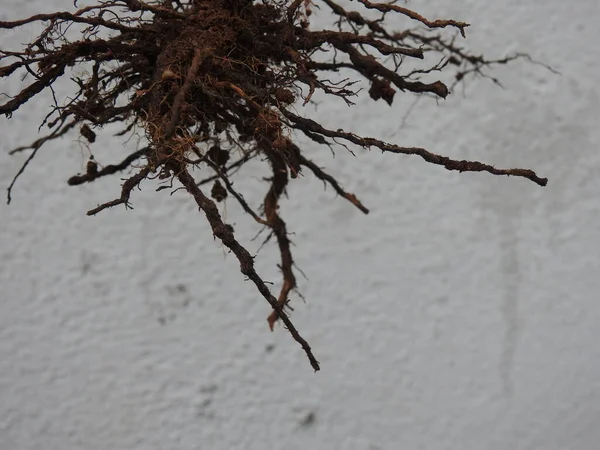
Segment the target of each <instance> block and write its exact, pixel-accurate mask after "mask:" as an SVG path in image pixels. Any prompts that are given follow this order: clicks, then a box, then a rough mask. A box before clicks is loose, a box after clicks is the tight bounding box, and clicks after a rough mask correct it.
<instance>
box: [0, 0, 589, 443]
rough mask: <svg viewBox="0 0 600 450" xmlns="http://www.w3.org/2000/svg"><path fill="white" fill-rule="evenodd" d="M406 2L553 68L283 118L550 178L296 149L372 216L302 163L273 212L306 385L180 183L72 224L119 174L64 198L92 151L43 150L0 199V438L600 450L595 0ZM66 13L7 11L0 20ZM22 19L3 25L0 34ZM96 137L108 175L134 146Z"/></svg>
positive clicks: (111, 188)
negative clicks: (288, 238) (310, 355)
mask: <svg viewBox="0 0 600 450" xmlns="http://www.w3.org/2000/svg"><path fill="white" fill-rule="evenodd" d="M317 3H318V2H317ZM347 6H348V7H352V6H353V5H352V4H350V3H349V2H348V4H347ZM410 6H411V7H412V8H414V9H416V10H418V11H420V12H422V13H423V14H424V15H426V16H427V17H430V18H454V19H457V20H464V21H467V22H469V23H472V26H471V27H470V28H469V29H468V30H467V32H468V33H467V41H466V42H465V45H468V46H469V47H470V48H473V49H475V50H478V51H484V52H487V53H488V55H489V56H504V55H505V54H507V53H510V52H512V51H516V50H521V51H525V52H529V53H531V54H532V55H533V56H534V58H535V59H536V60H539V61H543V62H545V63H548V64H551V65H552V66H553V67H554V68H556V69H557V70H558V71H560V73H561V74H560V75H555V74H553V73H551V72H550V71H548V70H546V69H544V68H543V67H540V66H537V65H533V64H529V63H526V62H524V61H522V62H516V63H514V64H512V65H510V66H507V67H500V68H499V69H498V70H497V71H496V72H495V75H496V76H498V77H499V78H500V80H501V82H502V83H503V86H504V89H501V88H499V87H498V86H496V85H494V84H493V83H491V82H490V81H488V80H480V79H475V80H471V81H469V82H468V84H467V85H466V87H465V89H462V88H460V89H457V90H456V92H454V93H453V95H451V96H450V97H449V98H448V99H447V100H446V101H440V102H436V101H435V99H430V98H427V99H423V100H421V101H420V102H418V103H417V104H416V106H414V108H413V109H412V112H411V114H410V115H409V116H408V118H407V119H406V120H405V121H404V122H403V118H404V116H405V113H406V111H407V110H408V109H409V108H410V107H411V105H412V103H413V100H414V97H411V96H409V95H402V94H398V95H397V96H396V102H395V104H394V105H393V107H391V108H390V107H388V106H387V105H386V104H384V103H383V102H373V101H371V100H370V99H368V98H367V96H366V95H364V96H363V97H361V100H358V102H357V103H358V105H357V106H356V107H354V108H348V107H347V106H346V105H345V104H344V103H343V102H341V101H340V102H338V101H332V100H325V99H322V98H321V100H319V104H318V105H317V106H316V107H315V106H314V105H309V106H307V107H306V108H305V109H304V110H299V111H300V112H301V113H303V114H307V115H310V116H311V117H312V118H314V119H316V120H322V121H323V122H325V123H327V124H330V126H333V127H335V128H339V127H343V128H345V129H348V130H353V131H355V132H357V133H363V134H365V135H370V136H378V137H381V138H383V139H386V140H389V141H392V142H394V143H398V144H403V145H407V146H408V145H418V146H424V147H426V148H428V149H430V150H431V151H434V152H436V153H442V154H445V155H448V156H453V157H455V158H459V159H479V160H483V161H485V162H489V163H492V164H495V165H497V166H498V167H526V168H532V169H535V170H536V171H537V173H538V174H539V175H541V176H546V177H548V178H549V183H548V186H547V187H545V188H542V187H539V186H537V185H535V184H533V183H531V182H530V181H527V180H523V179H518V178H508V177H494V176H492V175H489V174H484V173H462V174H459V173H455V172H448V171H446V170H444V169H443V168H440V167H438V166H433V165H428V164H427V163H425V162H423V161H422V160H421V159H420V158H418V157H403V156H399V155H390V154H385V155H382V154H381V152H377V151H371V152H368V151H366V150H361V149H356V157H353V156H352V155H350V154H349V153H348V152H347V151H346V150H344V149H343V148H341V147H340V148H339V149H338V150H337V152H336V157H335V158H332V156H331V153H330V152H329V150H328V149H327V148H318V147H315V146H313V147H308V148H307V151H308V153H309V154H310V156H311V157H312V158H314V159H315V160H316V161H318V163H319V164H320V165H322V166H325V167H328V168H329V171H330V172H331V173H333V174H334V175H335V176H336V177H338V179H339V180H340V181H341V182H342V183H343V185H344V187H345V188H347V190H349V191H351V192H354V193H356V194H357V195H358V196H359V198H360V199H361V200H362V201H363V202H364V203H365V205H366V206H368V207H369V208H370V209H371V214H369V215H367V216H365V215H363V214H361V213H360V212H359V211H358V210H356V209H355V208H353V207H352V205H349V204H348V202H346V201H344V200H343V199H340V198H336V196H335V194H334V192H333V191H332V190H331V189H327V190H324V189H323V185H322V183H321V182H319V181H318V180H316V179H314V177H312V176H311V175H309V174H307V175H306V176H304V177H302V178H300V179H298V180H293V182H292V184H291V186H290V189H289V194H290V198H289V199H285V201H284V202H283V204H282V209H281V212H282V214H283V215H284V217H285V218H286V219H287V221H288V223H289V228H290V231H292V232H294V233H295V234H294V235H293V240H294V243H295V247H294V248H293V250H294V254H295V260H296V262H297V264H298V266H299V267H300V268H301V269H302V270H303V271H304V273H305V274H306V276H307V278H308V280H305V279H304V278H302V277H301V276H299V278H298V279H299V283H300V289H301V292H302V293H303V294H304V296H305V297H306V303H303V302H302V300H301V299H299V298H298V297H297V296H296V297H293V304H294V306H295V310H294V312H293V316H292V317H293V319H294V321H295V323H296V326H297V327H298V329H299V330H300V332H301V333H302V334H303V336H304V337H305V338H306V339H307V340H308V341H309V342H310V344H311V346H312V347H313V349H314V352H315V355H316V357H317V358H318V359H319V361H320V362H321V364H322V370H321V371H320V372H318V373H314V372H313V371H312V370H311V368H310V365H309V363H308V361H307V359H306V357H305V355H304V353H303V352H302V350H301V349H300V347H299V346H298V345H297V343H296V342H294V341H293V340H292V339H291V337H290V336H289V334H288V333H287V331H286V330H284V329H283V328H282V327H278V328H276V330H275V332H274V333H271V332H270V331H269V330H268V328H267V322H266V320H265V319H266V316H267V315H268V313H269V308H268V305H267V304H266V302H265V300H264V299H263V298H262V297H260V295H259V294H258V293H257V292H256V290H255V288H254V286H253V285H251V284H250V283H248V282H244V279H243V276H242V275H241V273H239V264H238V262H237V261H236V259H235V258H234V257H233V255H230V254H227V253H226V252H225V251H224V249H223V247H222V246H221V245H220V244H219V242H218V241H214V240H213V237H212V234H211V231H210V229H209V227H208V225H207V223H206V221H205V219H204V218H203V216H202V215H201V214H199V213H198V211H197V208H196V207H195V206H194V204H193V202H192V200H191V199H190V198H189V196H187V195H186V194H184V193H183V192H181V191H179V192H177V193H176V194H174V195H172V196H170V195H169V192H168V191H161V192H154V189H155V188H156V186H157V185H156V184H152V183H150V182H147V183H144V184H143V185H142V188H143V189H142V191H141V192H140V191H135V192H134V194H133V197H132V202H133V206H134V207H135V209H134V210H132V211H125V209H124V208H113V209H112V210H108V211H104V212H102V213H101V214H99V215H98V216H96V217H92V218H90V217H86V215H85V211H87V210H88V209H90V208H92V207H94V206H96V205H97V204H99V203H102V202H104V201H106V200H110V199H112V198H114V197H116V196H117V195H118V193H119V189H120V187H119V180H118V177H114V178H111V179H105V180H99V181H96V182H94V183H91V184H90V185H85V186H82V187H78V188H73V187H69V186H67V184H66V179H67V178H68V177H69V176H71V175H73V174H75V173H77V172H79V171H82V169H83V167H84V164H85V161H86V158H87V155H88V151H87V150H86V149H85V147H84V146H82V145H81V144H79V143H77V142H76V140H75V137H72V138H66V139H63V140H61V141H60V142H53V143H52V144H51V145H48V146H47V147H45V148H44V149H43V151H41V152H40V153H39V155H38V156H37V157H36V159H35V160H34V162H33V163H32V165H31V166H30V167H29V169H28V171H27V172H25V174H24V175H23V176H22V178H21V179H20V180H19V182H18V183H17V185H16V187H15V190H14V192H13V202H12V204H11V205H6V204H1V205H0V215H1V218H2V219H1V224H2V226H1V227H0V243H1V246H0V286H1V294H0V296H1V301H0V449H2V450H33V449H36V450H37V449H41V448H43V449H46V450H55V449H56V450H67V449H78V450H88V449H89V450H91V449H94V450H96V449H97V450H101V449H102V450H103V449H106V450H108V449H110V450H114V449H124V450H125V449H127V450H132V449H140V450H142V449H143V450H153V449H157V450H158V449H161V450H165V449H169V450H171V449H186V450H187V449H227V450H229V449H286V450H293V449H311V448H314V449H343V450H376V449H377V450H380V449H381V450H383V449H390V450H392V449H407V450H408V449H411V450H413V449H415V450H416V449H431V450H464V449H473V450H480V449H486V450H488V449H489V450H506V449H511V450H525V449H536V450H537V449H539V450H579V449H581V450H594V449H597V448H600V427H599V426H598V424H599V423H600V422H599V421H600V339H599V337H600V302H599V301H598V300H599V298H600V294H599V292H600V276H599V274H600V196H599V192H600V176H599V174H600V153H599V152H598V147H599V144H600V87H599V86H600V85H599V83H598V75H599V74H600V45H598V42H600V28H599V27H598V22H599V20H600V4H599V3H598V1H597V0H571V1H569V2H565V1H562V0H560V1H559V0H537V1H529V2H522V1H518V0H506V1H498V2H490V1H479V0H478V1H475V0H470V1H442V0H436V1H426V2H425V1H421V0H414V1H412V2H411V3H410ZM69 8H72V2H71V1H67V0H54V1H48V0H39V1H29V2H23V1H16V0H3V1H2V2H1V3H0V18H1V19H0V20H8V19H13V20H14V19H17V18H21V17H23V16H28V15H31V14H34V13H37V12H40V11H51V10H54V9H65V10H66V9H69ZM323 23H324V22H323ZM406 24H407V22H406V21H405V20H404V19H400V18H398V19H397V28H401V27H404V26H406ZM34 31H35V30H33V29H32V28H27V29H22V30H15V31H13V32H11V33H5V34H3V38H2V39H3V42H2V47H4V46H5V45H10V46H13V47H14V46H18V45H19V43H21V42H25V41H28V40H29V39H31V38H32V37H33V36H34ZM14 88H15V86H13V85H11V86H8V85H7V84H6V83H5V82H3V86H2V88H1V89H0V90H1V91H5V92H6V91H9V90H11V89H12V90H14ZM67 88H68V84H62V85H60V86H59V87H58V95H60V94H61V92H63V93H64V92H66V91H65V89H67ZM61 90H62V91H61ZM49 105H50V99H49V98H48V97H43V98H42V97H41V98H40V100H38V101H36V102H34V104H31V105H28V107H27V108H24V109H23V111H22V112H21V110H19V111H18V112H17V113H16V114H15V115H14V117H13V118H12V119H11V120H7V119H5V118H2V119H0V127H1V130H2V133H1V134H2V139H1V140H0V150H1V151H0V159H1V162H0V184H1V185H2V186H3V187H4V188H6V187H8V185H9V183H10V180H11V179H12V177H13V175H14V174H15V173H16V171H17V170H18V168H19V167H20V165H21V164H22V162H23V161H24V159H25V158H26V155H24V154H21V155H18V156H8V150H9V149H11V148H13V147H14V146H16V145H22V144H25V143H28V142H29V141H31V140H32V139H34V138H35V128H36V127H37V123H38V122H37V121H38V120H39V118H41V117H43V115H44V114H45V113H46V112H47V107H48V106H49ZM109 131H111V130H108V129H107V133H106V134H105V136H104V137H101V138H100V139H99V141H98V142H97V143H95V144H94V145H93V147H92V151H93V153H94V155H95V156H96V158H97V159H98V160H99V161H101V162H104V163H112V162H114V161H117V160H120V156H122V155H125V154H126V152H127V151H128V149H131V148H132V147H133V146H134V145H135V142H130V143H129V147H127V148H124V147H123V145H122V143H121V142H120V141H118V140H115V139H114V138H111V137H110V136H109V135H110V133H108V132H109ZM303 142H304V143H305V144H306V145H307V146H308V145H309V143H307V142H305V141H303ZM252 170H255V172H254V173H255V176H252V175H251V174H248V177H247V178H245V179H239V180H238V181H236V183H237V184H236V186H238V187H239V188H240V189H247V191H246V192H247V194H246V196H247V199H248V200H249V201H250V202H251V203H252V204H253V205H255V206H258V204H259V203H260V200H261V198H262V195H263V191H264V189H265V188H266V186H265V184H264V183H263V182H261V180H260V176H262V175H263V172H262V171H261V170H260V166H256V168H255V169H252ZM194 175H195V176H201V175H202V174H201V172H198V171H196V172H194ZM221 211H222V213H223V214H225V215H226V217H227V220H228V221H230V222H231V223H233V224H234V225H235V227H236V232H237V235H238V237H239V239H240V240H241V242H242V243H244V244H245V245H247V247H248V249H249V250H250V251H251V252H252V253H255V252H256V251H257V249H258V247H259V246H260V243H261V242H262V235H261V237H259V238H258V239H256V240H254V241H253V240H252V238H253V237H254V235H255V234H256V232H257V231H258V228H257V227H255V226H254V225H253V224H252V223H250V220H249V219H248V217H244V215H243V213H242V212H241V211H240V209H239V208H238V207H237V205H235V204H234V203H232V202H227V203H226V207H225V208H224V207H221ZM277 261H278V260H277V253H276V251H275V249H274V248H273V247H272V246H267V247H265V248H264V249H262V250H261V251H260V253H258V257H257V269H258V271H259V273H260V274H261V275H262V276H263V277H264V278H265V279H267V280H269V281H273V282H274V283H275V285H274V287H275V288H277V287H278V284H277V283H278V281H279V272H278V269H277V267H276V263H277Z"/></svg>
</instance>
